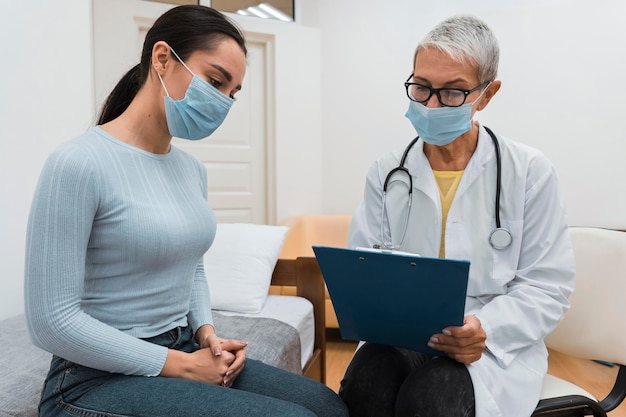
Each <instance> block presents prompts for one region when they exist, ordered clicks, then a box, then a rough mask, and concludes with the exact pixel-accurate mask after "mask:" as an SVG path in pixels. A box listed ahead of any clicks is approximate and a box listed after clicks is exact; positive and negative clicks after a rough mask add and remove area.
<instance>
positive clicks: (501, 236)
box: [377, 126, 513, 250]
mask: <svg viewBox="0 0 626 417" xmlns="http://www.w3.org/2000/svg"><path fill="white" fill-rule="evenodd" d="M483 127H484V128H485V130H486V131H487V133H488V134H489V136H490V137H491V140H492V142H493V145H494V148H495V152H496V198H495V216H496V228H495V230H493V231H492V232H491V234H490V236H489V244H490V245H491V246H492V247H493V248H494V249H498V250H502V249H506V248H507V247H508V246H509V245H510V244H511V242H512V240H513V237H512V235H511V232H510V231H509V230H507V229H506V228H503V227H502V224H501V222H500V195H501V193H502V156H501V153H500V144H499V143H498V138H497V137H496V135H495V133H493V131H492V130H491V129H489V128H488V127H487V126H483ZM418 140H419V136H417V137H416V138H415V139H413V140H412V141H411V142H410V143H409V145H408V146H407V147H406V148H405V149H404V152H403V154H402V158H401V159H400V164H399V165H398V166H397V167H395V168H393V169H392V170H390V171H389V173H387V176H386V177H385V181H384V182H383V201H382V204H383V207H382V214H381V224H380V235H381V236H380V237H381V243H382V246H383V247H384V248H386V249H398V248H399V247H401V246H402V244H403V243H404V238H405V236H406V231H407V228H408V224H409V214H410V213H411V205H412V204H411V203H412V200H413V177H412V176H411V173H410V172H409V170H408V169H407V168H406V167H405V166H404V164H405V163H406V159H407V157H408V155H409V152H410V151H411V149H412V148H413V146H414V145H415V143H416V142H417V141H418ZM398 172H402V173H404V174H406V175H407V177H408V178H409V204H408V211H407V216H406V221H405V225H404V232H403V233H402V239H401V240H400V244H399V245H398V246H397V247H396V246H394V245H392V244H386V243H384V236H385V235H384V230H383V228H384V221H385V205H386V201H387V188H388V187H389V184H390V181H391V177H393V175H395V174H396V173H398ZM377 246H380V245H377Z"/></svg>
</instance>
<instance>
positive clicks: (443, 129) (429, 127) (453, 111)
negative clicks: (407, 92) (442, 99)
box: [405, 87, 487, 146]
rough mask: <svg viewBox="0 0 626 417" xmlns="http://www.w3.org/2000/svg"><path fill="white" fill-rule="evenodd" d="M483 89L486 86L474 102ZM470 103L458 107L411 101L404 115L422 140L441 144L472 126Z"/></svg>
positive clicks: (451, 139) (445, 143)
mask: <svg viewBox="0 0 626 417" xmlns="http://www.w3.org/2000/svg"><path fill="white" fill-rule="evenodd" d="M485 91H487V88H486V87H485V89H484V90H483V91H482V92H481V93H480V95H479V96H478V97H477V98H476V100H474V103H475V102H476V101H478V100H480V98H481V97H482V95H483V93H484V92H485ZM472 104H473V103H467V104H463V105H462V106H459V107H426V106H424V105H423V104H421V103H418V102H416V101H411V102H410V103H409V109H408V110H407V112H406V114H405V117H406V118H407V119H409V121H410V122H411V124H412V125H413V127H414V128H415V131H416V132H417V134H418V135H419V137H420V138H421V139H422V140H423V141H424V142H426V143H428V144H431V145H437V146H443V145H447V144H448V143H450V142H452V141H453V140H455V139H456V138H458V137H459V136H461V135H462V134H463V133H465V132H468V131H469V130H470V129H471V128H472Z"/></svg>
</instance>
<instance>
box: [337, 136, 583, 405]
mask: <svg viewBox="0 0 626 417" xmlns="http://www.w3.org/2000/svg"><path fill="white" fill-rule="evenodd" d="M498 140H499V143H500V148H501V154H502V191H501V197H500V217H501V223H502V226H503V227H505V228H507V229H508V230H509V231H510V232H511V234H512V236H513V242H512V243H511V245H510V246H509V247H507V248H506V249H504V250H496V249H493V248H492V247H491V245H490V244H489V235H490V234H491V232H492V231H493V230H494V228H495V227H496V226H495V224H496V221H495V194H496V191H495V190H496V157H495V148H494V145H493V143H492V140H491V138H490V136H489V135H488V134H487V132H486V131H485V130H484V128H482V127H481V128H480V133H479V138H478V146H477V148H476V151H475V152H474V155H473V156H472V158H471V160H470V161H469V163H468V165H467V167H466V169H465V172H464V174H463V177H462V179H461V182H460V184H459V186H458V189H457V192H456V195H455V197H454V201H453V203H452V206H451V207H450V211H449V213H448V219H447V224H446V232H445V252H446V257H447V258H453V259H467V260H469V261H470V262H471V266H470V273H469V283H468V289H467V299H466V308H465V311H466V314H467V315H475V316H477V317H478V318H479V319H480V321H481V323H482V327H483V329H484V330H485V332H486V333H487V341H486V344H487V349H486V350H485V352H484V353H483V356H482V358H481V359H480V360H478V361H477V362H474V363H472V364H470V365H468V367H467V368H468V370H469V373H470V375H471V378H472V382H473V385H474V393H475V399H476V417H498V416H502V417H517V416H519V417H528V416H530V415H531V413H532V411H533V410H534V408H535V406H536V404H537V402H538V400H539V396H540V393H541V386H542V380H543V377H544V375H545V373H546V371H547V350H546V347H545V344H544V342H543V340H544V337H545V336H546V335H547V334H548V333H549V332H551V331H552V330H553V329H554V328H555V326H556V325H557V323H558V322H559V321H560V320H561V318H562V316H563V314H564V313H565V311H566V310H567V309H568V308H569V302H568V297H569V295H570V293H571V292H572V291H573V289H574V255H573V251H572V246H571V242H570V238H569V233H568V229H567V224H566V215H565V208H564V202H563V197H562V194H561V191H560V188H559V184H558V181H557V178H556V174H555V171H554V168H553V166H552V164H551V163H550V162H549V161H548V159H547V158H546V157H545V156H544V155H543V154H542V153H540V152H539V151H537V150H535V149H532V148H530V147H528V146H525V145H522V144H520V143H516V142H513V141H511V140H508V139H506V138H504V137H501V136H499V137H498ZM401 155H402V152H401V151H398V152H392V153H389V154H387V155H385V156H383V157H382V158H380V159H379V160H377V161H376V162H375V163H374V164H373V165H372V166H371V168H370V170H369V172H368V174H367V181H366V189H365V195H364V201H363V202H362V203H361V205H360V206H359V207H358V209H357V210H356V212H355V214H354V216H353V220H352V223H351V225H350V235H349V241H348V245H349V247H357V246H366V247H372V245H374V244H380V243H381V225H380V223H381V213H382V188H383V182H384V181H385V177H386V176H387V173H388V172H389V171H390V170H391V169H393V168H395V167H396V166H398V164H399V161H400V157H401ZM405 166H406V167H407V168H408V170H409V172H410V173H411V176H412V178H413V205H412V208H411V210H410V217H409V219H408V229H407V233H406V237H405V239H404V243H403V245H402V247H401V248H400V250H402V251H407V252H413V253H418V254H420V255H422V256H429V257H437V256H438V255H439V245H440V239H441V222H442V213H441V201H440V197H439V191H438V188H437V185H436V182H435V178H434V176H433V173H432V170H431V167H430V164H429V162H428V160H427V159H426V156H425V155H424V152H423V142H422V141H421V140H419V141H418V142H417V143H416V144H415V146H414V147H413V149H412V151H411V152H410V153H409V156H408V158H407V161H406V164H405ZM393 179H394V182H393V184H391V185H389V187H388V192H387V202H386V211H385V219H384V222H385V227H384V234H385V236H384V241H385V242H386V243H390V242H391V243H393V244H399V243H400V240H401V238H402V233H403V231H404V225H405V221H406V215H407V210H408V209H407V207H408V204H407V201H408V177H407V176H406V175H404V174H396V175H394V177H393ZM399 181H401V182H402V183H400V182H399Z"/></svg>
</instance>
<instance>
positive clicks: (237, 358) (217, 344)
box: [160, 325, 247, 387]
mask: <svg viewBox="0 0 626 417" xmlns="http://www.w3.org/2000/svg"><path fill="white" fill-rule="evenodd" d="M196 340H197V341H198V344H199V345H200V349H198V350H196V351H195V352H191V353H186V352H182V351H178V350H174V349H169V350H168V354H167V359H166V360H165V365H164V366H163V369H162V370H161V374H160V375H161V376H165V377H175V378H184V379H190V380H193V381H199V382H204V383H207V384H214V385H222V386H224V387H231V386H232V384H233V382H234V381H235V379H236V378H237V376H238V375H239V374H240V373H241V371H242V370H243V367H244V364H245V361H246V351H245V347H246V345H247V342H242V341H238V340H226V339H222V338H221V337H218V336H217V335H216V334H215V330H214V329H213V326H210V325H205V326H202V327H201V328H200V329H198V332H197V333H196Z"/></svg>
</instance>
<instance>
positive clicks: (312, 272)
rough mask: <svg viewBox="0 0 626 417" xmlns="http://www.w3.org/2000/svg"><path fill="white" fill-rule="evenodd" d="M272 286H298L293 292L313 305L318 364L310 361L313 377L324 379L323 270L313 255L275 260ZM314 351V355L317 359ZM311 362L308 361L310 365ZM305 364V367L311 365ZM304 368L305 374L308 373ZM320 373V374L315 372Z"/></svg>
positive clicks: (315, 349) (324, 380) (324, 319)
mask: <svg viewBox="0 0 626 417" xmlns="http://www.w3.org/2000/svg"><path fill="white" fill-rule="evenodd" d="M271 285H287V286H295V287H296V288H297V290H296V294H297V295H298V296H299V297H304V298H306V299H307V300H309V301H310V302H311V304H313V316H314V319H315V342H314V345H313V346H314V351H317V352H319V360H320V361H319V363H316V364H313V365H312V366H314V367H315V368H317V369H315V370H313V371H312V372H313V373H314V374H315V377H314V379H318V377H319V379H320V381H321V382H322V383H325V382H326V316H325V315H326V309H325V301H324V299H325V292H324V291H325V286H324V279H323V278H322V273H321V271H320V269H319V266H318V264H317V260H316V259H315V258H314V257H299V258H296V259H278V262H277V263H276V266H275V267H274V273H273V274H272V282H271ZM315 356H316V353H315V352H314V358H313V359H316V357H315ZM309 365H311V364H309ZM310 367H311V366H308V367H307V368H310ZM306 371H307V370H306V369H305V375H306V374H307V372H306ZM318 373H319V375H318Z"/></svg>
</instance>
